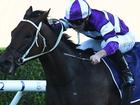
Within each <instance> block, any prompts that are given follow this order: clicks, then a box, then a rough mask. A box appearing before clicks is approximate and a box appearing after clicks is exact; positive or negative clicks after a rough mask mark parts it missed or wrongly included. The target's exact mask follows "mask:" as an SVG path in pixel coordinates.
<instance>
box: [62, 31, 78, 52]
mask: <svg viewBox="0 0 140 105" xmlns="http://www.w3.org/2000/svg"><path fill="white" fill-rule="evenodd" d="M62 41H63V42H64V43H65V44H66V45H68V46H69V47H70V48H71V49H73V50H76V47H77V46H78V45H77V44H75V43H74V42H73V41H72V40H70V36H69V35H68V34H66V33H64V35H63V37H62Z"/></svg>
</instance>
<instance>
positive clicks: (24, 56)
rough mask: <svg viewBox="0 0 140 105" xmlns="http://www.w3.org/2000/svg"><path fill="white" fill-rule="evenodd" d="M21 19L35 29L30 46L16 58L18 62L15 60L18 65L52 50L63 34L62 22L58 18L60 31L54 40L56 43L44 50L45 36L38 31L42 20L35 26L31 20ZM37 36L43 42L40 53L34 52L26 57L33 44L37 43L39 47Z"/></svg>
mask: <svg viewBox="0 0 140 105" xmlns="http://www.w3.org/2000/svg"><path fill="white" fill-rule="evenodd" d="M22 21H23V22H27V23H30V24H32V25H33V26H34V27H35V28H36V29H37V30H36V35H35V38H34V40H33V42H32V44H31V46H30V47H29V48H28V49H27V51H26V52H25V53H24V54H23V55H22V56H21V57H20V58H19V59H18V62H17V64H18V65H21V64H23V63H24V62H26V61H28V60H31V59H33V58H36V57H39V56H41V55H44V54H47V53H50V52H52V51H53V50H54V49H55V48H56V47H57V46H58V44H59V42H60V40H61V38H62V35H63V25H62V23H61V22H60V21H59V20H58V21H59V23H60V24H61V31H60V33H59V36H58V38H57V41H56V43H55V44H54V46H53V47H52V48H51V49H50V50H48V51H45V48H46V47H47V45H46V39H45V37H44V36H43V35H41V33H40V30H41V27H42V22H40V23H39V25H38V26H37V25H36V24H35V23H34V22H32V21H30V20H22ZM39 36H41V38H42V40H43V44H44V47H43V49H42V51H41V53H39V54H36V55H33V56H30V57H27V55H28V54H29V52H30V50H31V49H32V48H33V46H34V45H35V44H36V45H37V47H39V45H38V42H37V40H38V37H39Z"/></svg>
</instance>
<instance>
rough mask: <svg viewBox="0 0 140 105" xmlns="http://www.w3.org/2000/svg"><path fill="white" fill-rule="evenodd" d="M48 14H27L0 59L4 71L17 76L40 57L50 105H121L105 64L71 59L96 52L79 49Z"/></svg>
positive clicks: (47, 102) (0, 66)
mask: <svg viewBox="0 0 140 105" xmlns="http://www.w3.org/2000/svg"><path fill="white" fill-rule="evenodd" d="M48 14H49V11H32V7H30V8H29V9H28V10H27V11H26V13H25V16H24V19H23V20H22V21H21V22H20V23H19V24H18V26H17V27H16V28H15V29H14V30H13V31H12V33H11V36H12V39H11V43H10V45H9V46H8V47H7V48H6V50H5V53H4V54H2V55H1V56H0V70H1V71H2V72H4V73H14V72H15V71H16V68H17V67H19V66H20V65H22V64H24V63H25V62H27V61H29V60H31V59H35V58H39V60H40V62H41V64H42V66H43V69H44V72H45V75H46V80H47V91H46V100H45V101H46V105H120V103H121V98H120V96H119V92H118V90H117V87H116V86H115V84H114V82H113V80H112V78H111V75H110V73H109V70H108V69H107V67H106V66H105V64H104V63H103V62H101V63H99V64H97V65H93V64H91V63H90V62H89V61H85V60H81V59H78V58H75V57H71V56H67V55H66V54H70V55H75V56H77V57H80V56H82V57H83V56H84V57H86V58H88V57H89V56H90V55H91V53H92V51H80V50H77V49H76V47H77V45H75V44H74V43H73V42H72V41H70V40H69V39H68V38H69V37H68V35H66V34H62V32H63V26H62V29H58V30H56V29H54V28H53V27H52V26H51V25H50V24H49V23H48V19H47V16H48ZM58 22H59V21H58ZM60 25H61V24H60ZM84 52H88V53H84ZM134 105H140V103H135V104H134Z"/></svg>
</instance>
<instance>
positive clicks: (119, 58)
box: [109, 50, 134, 86]
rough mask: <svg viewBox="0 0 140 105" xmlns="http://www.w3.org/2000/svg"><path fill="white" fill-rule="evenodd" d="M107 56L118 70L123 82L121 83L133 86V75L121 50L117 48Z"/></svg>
mask: <svg viewBox="0 0 140 105" xmlns="http://www.w3.org/2000/svg"><path fill="white" fill-rule="evenodd" d="M109 58H110V60H111V61H112V63H113V64H114V65H115V66H116V68H117V69H118V70H119V72H120V75H121V79H122V82H123V83H122V85H123V86H133V85H134V79H133V75H132V73H131V71H130V69H129V67H128V64H127V62H126V60H125V58H124V57H123V54H122V53H121V51H120V50H117V51H116V53H115V54H112V55H110V56H109Z"/></svg>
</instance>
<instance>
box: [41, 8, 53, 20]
mask: <svg viewBox="0 0 140 105" xmlns="http://www.w3.org/2000/svg"><path fill="white" fill-rule="evenodd" d="M50 10H51V9H49V10H48V11H45V12H44V13H43V15H41V16H40V18H39V19H38V21H44V20H46V19H47V17H48V15H49V12H50Z"/></svg>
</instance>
